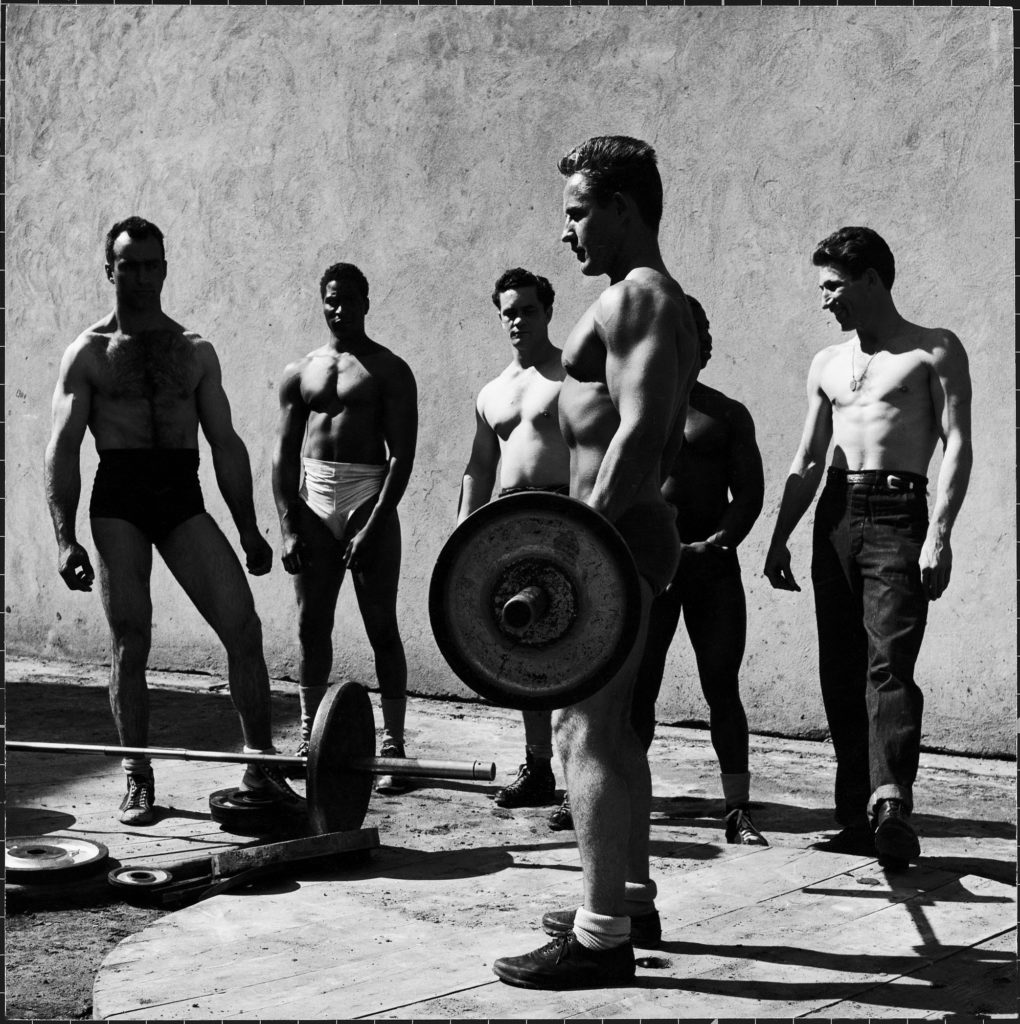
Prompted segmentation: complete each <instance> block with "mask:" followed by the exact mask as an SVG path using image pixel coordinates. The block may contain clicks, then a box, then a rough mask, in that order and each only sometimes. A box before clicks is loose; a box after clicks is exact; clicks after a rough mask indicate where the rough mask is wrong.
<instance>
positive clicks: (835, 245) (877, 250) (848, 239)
mask: <svg viewBox="0 0 1020 1024" xmlns="http://www.w3.org/2000/svg"><path fill="white" fill-rule="evenodd" d="M811 262H812V263H813V264H814V265H815V266H816V267H837V268H838V269H840V270H843V271H845V272H846V273H848V274H849V275H850V276H851V277H852V278H855V279H856V278H858V277H860V276H861V274H863V273H864V272H865V271H866V270H867V269H868V267H873V268H874V270H875V273H876V274H878V277H879V280H881V282H882V284H884V285H885V286H886V288H889V289H891V288H892V286H893V281H894V280H896V261H895V260H894V259H893V254H892V250H891V249H890V248H889V246H888V245H887V244H886V241H885V239H884V238H883V237H882V236H881V235H880V234H879V233H878V232H877V231H873V230H872V229H871V228H861V227H844V228H840V229H839V230H838V231H833V233H832V234H831V235H829V236H828V237H827V238H823V239H822V240H821V241H820V242H819V243H818V245H817V246H815V251H814V254H813V255H812V257H811Z"/></svg>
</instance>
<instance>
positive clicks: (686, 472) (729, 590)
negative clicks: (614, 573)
mask: <svg viewBox="0 0 1020 1024" xmlns="http://www.w3.org/2000/svg"><path fill="white" fill-rule="evenodd" d="M687 303H688V305H689V306H690V307H691V312H692V313H693V314H694V324H695V327H696V328H697V331H698V344H699V348H700V354H701V368H702V369H704V368H705V366H706V364H707V363H708V361H709V359H711V357H712V335H711V333H710V331H709V323H708V317H707V316H706V315H705V311H704V309H703V308H702V306H701V303H700V302H698V300H697V299H695V298H694V297H693V296H692V295H688V296H687ZM764 494H765V481H764V476H763V473H762V465H761V453H760V452H759V451H758V444H757V441H756V440H755V436H754V420H752V419H751V414H750V413H749V412H748V411H747V409H746V408H745V407H744V406H743V405H741V404H740V402H737V401H735V400H734V399H732V398H730V397H729V396H727V395H724V394H723V393H722V392H721V391H717V390H716V389H715V388H710V387H708V386H707V385H705V384H703V383H702V382H701V381H700V380H698V381H697V382H696V383H695V385H694V387H693V388H692V389H691V397H690V403H689V405H688V407H687V420H686V423H685V425H684V443H683V446H682V447H681V449H680V452H679V454H678V455H677V457H676V459H675V460H674V462H673V465H672V467H671V468H670V471H669V473H668V474H667V476H666V478H665V479H664V480H663V483H662V496H663V497H664V498H665V499H666V501H668V502H669V503H670V505H672V506H673V507H674V508H676V510H677V519H676V527H677V532H678V534H679V538H680V565H679V567H678V568H677V571H676V576H675V577H674V578H673V582H672V583H670V585H669V586H668V587H667V588H666V590H665V591H664V592H663V593H661V594H660V595H659V596H658V597H657V598H656V599H655V600H654V601H653V602H652V610H651V613H650V615H649V620H648V639H647V641H646V643H645V652H644V656H643V657H642V660H641V667H640V669H638V674H637V682H636V683H635V685H634V700H633V704H632V706H631V721H632V723H633V725H634V731H635V732H636V733H637V734H638V738H639V739H640V740H641V742H642V743H643V744H644V747H645V750H647V749H648V748H649V747H650V746H651V745H652V738H653V737H654V735H655V701H656V698H657V696H658V693H659V688H660V687H661V685H662V676H663V672H664V670H665V666H666V655H667V654H668V653H669V648H670V645H671V644H672V642H673V635H674V634H675V633H676V628H677V624H678V623H679V621H680V613H681V611H682V612H683V616H684V624H685V625H686V627H687V635H688V636H689V637H690V641H691V647H692V648H693V649H694V656H695V658H696V659H697V663H698V676H699V678H700V680H701V688H702V691H703V692H704V694H705V700H706V701H707V702H708V707H709V730H710V733H711V737H712V746H713V748H714V749H715V752H716V756H717V757H718V758H719V769H720V782H721V784H722V790H723V799H724V801H725V805H726V841H727V842H728V843H730V844H739V845H744V846H768V842H767V840H766V839H765V837H764V836H763V835H762V834H761V832H760V831H758V828H757V827H756V826H755V824H754V822H753V821H752V820H751V815H750V812H749V804H750V799H751V792H750V787H751V773H750V770H749V765H748V757H747V746H748V742H747V741H748V734H747V716H746V715H745V713H744V705H743V703H742V702H741V700H740V681H739V675H740V663H741V661H742V660H743V657H744V644H745V641H746V636H747V607H746V601H745V599H744V586H743V583H742V582H741V579H740V562H739V561H738V559H737V545H738V544H740V542H741V541H742V540H743V539H744V538H745V537H746V536H747V534H748V533H749V532H750V530H751V527H752V526H754V524H755V520H757V518H758V516H759V514H760V513H761V506H762V501H763V499H764ZM632 926H633V921H632ZM632 938H635V939H636V936H635V932H634V929H633V927H632Z"/></svg>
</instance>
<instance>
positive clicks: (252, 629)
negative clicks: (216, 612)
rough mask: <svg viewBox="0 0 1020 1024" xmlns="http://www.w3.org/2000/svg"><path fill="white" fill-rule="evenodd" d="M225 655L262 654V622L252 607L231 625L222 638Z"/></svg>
mask: <svg viewBox="0 0 1020 1024" xmlns="http://www.w3.org/2000/svg"><path fill="white" fill-rule="evenodd" d="M223 644H224V646H225V647H226V649H227V654H228V655H229V656H231V657H233V656H240V657H243V656H245V655H250V654H252V653H254V652H257V653H259V654H261V653H262V620H261V619H260V618H259V617H258V614H257V613H256V611H255V608H254V607H251V608H248V609H245V610H244V612H243V614H241V615H239V616H238V617H237V620H236V621H235V622H233V623H231V625H230V628H229V630H228V631H227V633H226V635H225V636H224V637H223Z"/></svg>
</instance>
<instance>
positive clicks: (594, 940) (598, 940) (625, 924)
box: [574, 907, 630, 949]
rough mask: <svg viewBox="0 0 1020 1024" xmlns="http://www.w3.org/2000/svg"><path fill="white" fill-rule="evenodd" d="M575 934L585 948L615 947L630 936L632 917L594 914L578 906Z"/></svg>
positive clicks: (575, 918) (575, 916) (575, 917)
mask: <svg viewBox="0 0 1020 1024" xmlns="http://www.w3.org/2000/svg"><path fill="white" fill-rule="evenodd" d="M574 935H575V937H576V938H577V941H578V942H580V943H581V945H582V946H584V947H585V949H615V948H616V947H617V946H622V945H623V944H624V943H625V942H626V941H627V940H628V939H629V938H630V918H629V917H612V916H611V915H609V914H593V913H591V912H590V911H588V910H585V909H584V907H578V908H577V913H576V914H575V915H574Z"/></svg>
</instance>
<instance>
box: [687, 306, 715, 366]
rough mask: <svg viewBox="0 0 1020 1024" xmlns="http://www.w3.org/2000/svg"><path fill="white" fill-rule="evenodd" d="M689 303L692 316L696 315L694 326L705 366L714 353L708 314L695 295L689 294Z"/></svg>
mask: <svg viewBox="0 0 1020 1024" xmlns="http://www.w3.org/2000/svg"><path fill="white" fill-rule="evenodd" d="M687 305H688V306H690V307H691V316H693V317H694V327H695V329H696V330H697V332H698V354H699V355H700V357H701V365H702V367H704V365H705V363H707V362H708V360H709V358H710V357H711V355H712V335H711V332H710V331H709V329H708V326H709V325H708V314H707V313H706V312H705V307H704V306H703V305H702V304H701V303H700V302H698V300H697V299H696V298H695V297H694V296H693V295H688V296H687Z"/></svg>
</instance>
